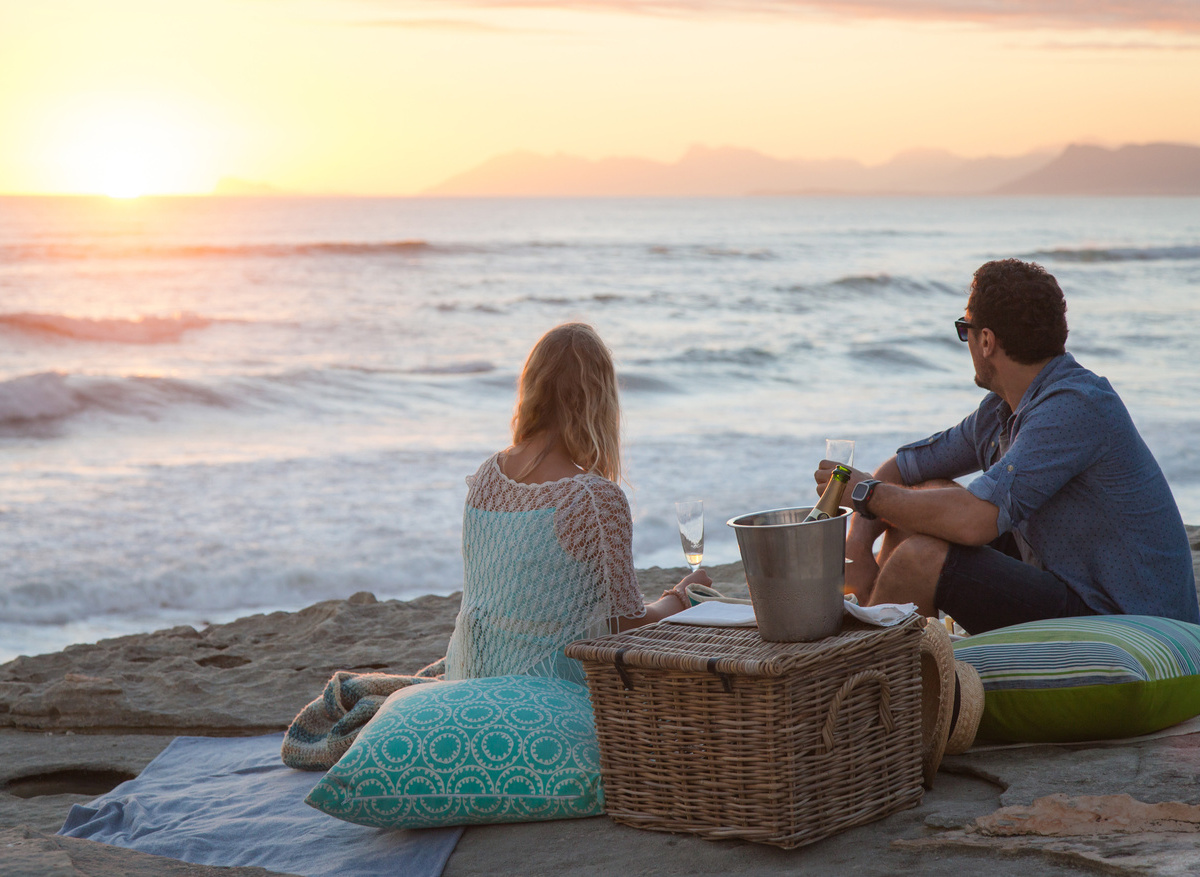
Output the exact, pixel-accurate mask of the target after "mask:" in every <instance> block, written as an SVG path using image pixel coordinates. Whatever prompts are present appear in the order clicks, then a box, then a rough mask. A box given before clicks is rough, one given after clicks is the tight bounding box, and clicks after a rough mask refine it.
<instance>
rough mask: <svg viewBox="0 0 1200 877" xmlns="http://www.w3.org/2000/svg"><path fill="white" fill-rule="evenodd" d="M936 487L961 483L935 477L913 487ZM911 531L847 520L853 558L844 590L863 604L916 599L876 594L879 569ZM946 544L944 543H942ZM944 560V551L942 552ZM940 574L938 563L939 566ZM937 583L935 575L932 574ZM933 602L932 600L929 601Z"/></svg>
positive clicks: (848, 551) (848, 546) (848, 553)
mask: <svg viewBox="0 0 1200 877" xmlns="http://www.w3.org/2000/svg"><path fill="white" fill-rule="evenodd" d="M936 487H962V485H960V484H958V483H956V482H954V481H949V480H946V479H940V478H939V479H935V480H932V481H926V482H923V483H921V484H918V485H915V486H914V487H913V489H914V490H928V489H930V488H936ZM913 535H914V534H912V533H910V532H909V531H907V530H901V529H899V528H897V527H891V526H888V525H887V524H885V523H884V522H883V521H880V520H870V521H869V520H866V519H864V518H863V517H861V516H859V515H856V516H855V517H854V519H853V520H852V521H851V524H850V533H849V535H848V536H847V539H846V558H847V560H851V561H853V562H852V563H851V564H849V565H848V566H847V567H846V591H847V592H848V593H853V594H855V595H856V596H857V597H858V602H859V603H860V604H862V605H863V606H871V605H873V604H875V603H908V602H913V603H916V602H917V601H916V600H911V599H904V600H890V599H887V600H885V599H883V598H881V597H878V596H876V594H875V588H876V586H877V584H876V583H877V581H878V579H879V577H880V576H881V575H882V571H883V570H884V569H885V568H886V567H887V566H888V563H889V562H890V561H891V559H892V556H893V555H894V554H895V552H896V550H897V549H898V548H899V547H900V546H901V545H903V544H904V543H905V542H906V541H907V540H908V539H909V538H910V537H912V536H913ZM880 536H883V541H882V542H881V543H880V546H879V553H878V554H876V553H874V545H875V542H876V540H878V539H879V537H880ZM943 544H945V543H943ZM942 559H943V560H945V552H943V553H942ZM938 572H939V574H940V572H941V567H940V566H939V567H938ZM934 585H935V587H936V585H937V576H936V575H935V576H934ZM931 602H932V601H931Z"/></svg>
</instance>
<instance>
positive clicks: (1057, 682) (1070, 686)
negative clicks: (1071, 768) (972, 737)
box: [954, 615, 1200, 743]
mask: <svg viewBox="0 0 1200 877" xmlns="http://www.w3.org/2000/svg"><path fill="white" fill-rule="evenodd" d="M954 657H955V658H957V659H958V660H960V661H966V662H967V663H968V664H971V665H973V666H974V667H975V669H976V670H978V671H979V677H980V679H982V680H983V688H984V707H983V719H982V721H981V722H980V725H979V732H978V734H977V738H978V739H979V740H981V741H983V740H990V741H995V742H1002V743H1032V742H1051V743H1068V742H1081V741H1086V740H1107V739H1112V738H1119V737H1135V736H1138V735H1140V734H1150V733H1153V732H1155V731H1159V730H1161V729H1163V728H1167V727H1170V726H1171V725H1175V724H1178V723H1179V722H1182V721H1184V720H1186V719H1190V718H1191V717H1193V716H1195V715H1200V626H1198V625H1195V624H1188V623H1187V622H1183V621H1174V620H1172V619H1169V618H1156V617H1152V616H1147V615H1092V616H1086V617H1083V618H1058V619H1052V620H1049V621H1030V622H1027V623H1025V624H1015V625H1013V626H1012V627H1002V628H999V629H997V630H992V631H989V632H987V633H983V634H977V635H976V636H972V637H968V638H967V639H964V640H961V641H959V642H957V643H955V644H954Z"/></svg>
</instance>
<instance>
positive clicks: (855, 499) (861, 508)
mask: <svg viewBox="0 0 1200 877" xmlns="http://www.w3.org/2000/svg"><path fill="white" fill-rule="evenodd" d="M880 484H882V482H880V481H873V480H871V479H870V478H868V479H867V480H866V481H860V482H858V484H856V485H854V490H852V491H851V492H850V501H851V502H852V503H854V510H855V511H856V512H858V513H859V514H860V515H862V516H863V517H864V518H866V519H868V520H871V519H873V518H874V517H875V516H874V515H873V514H871V512H870V511H868V509H867V504H868V503H869V502H870V501H871V497H872V496H873V495H874V494H875V488H876V487H878V486H879V485H880Z"/></svg>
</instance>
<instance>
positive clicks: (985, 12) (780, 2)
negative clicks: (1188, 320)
mask: <svg viewBox="0 0 1200 877" xmlns="http://www.w3.org/2000/svg"><path fill="white" fill-rule="evenodd" d="M436 2H438V3H439V5H442V6H444V5H445V2H446V0H436ZM456 2H457V5H459V6H460V7H470V8H476V9H542V10H577V11H593V12H596V11H604V12H620V13H629V14H640V15H669V16H688V17H694V16H706V15H730V14H735V15H738V14H745V15H792V14H801V13H818V14H821V15H827V16H830V17H836V18H863V17H866V18H885V19H886V18H891V19H903V20H923V21H970V22H981V23H991V24H1006V25H1011V26H1014V27H1034V26H1046V25H1053V26H1056V27H1066V28H1086V29H1091V28H1116V29H1129V28H1134V29H1141V30H1174V31H1200V3H1197V2H1196V0H1088V2H1079V0H1002V2H997V0H456Z"/></svg>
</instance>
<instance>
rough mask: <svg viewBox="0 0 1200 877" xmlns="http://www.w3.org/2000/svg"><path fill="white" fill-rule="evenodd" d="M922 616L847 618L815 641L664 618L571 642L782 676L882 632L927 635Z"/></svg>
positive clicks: (707, 668)
mask: <svg viewBox="0 0 1200 877" xmlns="http://www.w3.org/2000/svg"><path fill="white" fill-rule="evenodd" d="M921 623H922V619H921V618H920V616H918V615H913V616H911V617H909V618H907V619H905V620H904V621H903V622H901V623H900V624H897V625H894V626H892V627H876V626H874V625H869V624H863V623H862V622H860V621H857V620H855V619H852V618H846V619H845V623H844V624H843V625H842V632H841V633H839V634H836V635H834V636H828V637H825V638H824V639H820V640H817V641H816V642H809V643H777V642H766V641H764V640H763V639H762V637H760V636H759V634H758V628H754V627H749V628H746V627H740V628H733V627H700V626H693V625H685V624H668V623H664V622H658V623H655V624H649V625H646V626H645V627H639V628H635V629H634V630H630V631H626V632H625V633H618V634H613V635H611V636H603V637H598V638H596V639H591V640H580V641H578V642H574V643H571V644H570V645H568V646H567V648H566V654H567V657H569V658H575V659H576V660H580V661H594V662H597V663H603V664H616V663H618V662H619V663H621V664H624V665H625V666H628V667H638V668H643V669H658V670H682V671H685V672H692V673H705V672H707V673H725V674H730V675H737V676H782V675H784V674H785V673H794V672H796V671H798V670H803V669H804V668H805V667H806V666H807V665H810V664H811V665H814V666H815V665H819V664H821V663H824V662H826V661H828V660H829V659H830V658H831V657H832V656H834V655H841V654H842V653H843V652H850V651H859V650H862V651H868V652H869V651H873V650H874V649H877V648H878V647H879V644H880V643H879V639H878V638H879V637H897V638H912V639H913V640H914V641H916V640H917V639H919V638H920V636H921Z"/></svg>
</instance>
